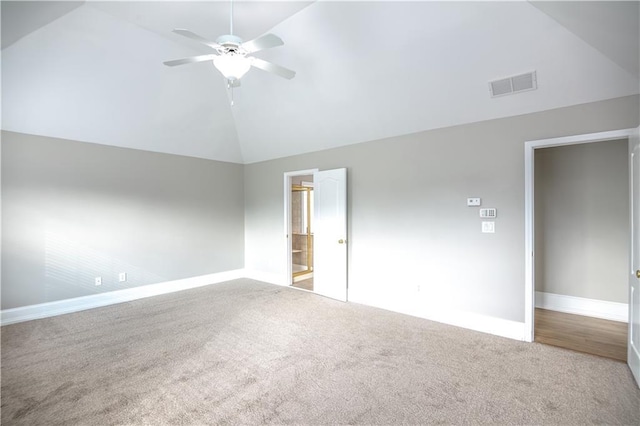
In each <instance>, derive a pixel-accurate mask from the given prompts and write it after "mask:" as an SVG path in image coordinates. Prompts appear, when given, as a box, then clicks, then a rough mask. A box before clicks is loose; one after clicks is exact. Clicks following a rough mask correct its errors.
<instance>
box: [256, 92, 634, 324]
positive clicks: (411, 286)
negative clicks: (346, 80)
mask: <svg viewBox="0 0 640 426" xmlns="http://www.w3.org/2000/svg"><path fill="white" fill-rule="evenodd" d="M638 100H639V99H638V96H630V97H624V98H619V99H613V100H609V101H603V102H597V103H592V104H585V105H579V106H574V107H568V108H562V109H557V110H551V111H545V112H540V113H535V114H528V115H522V116H516V117H511V118H505V119H500V120H492V121H484V122H479V123H474V124H469V125H463V126H456V127H450V128H445V129H439V130H433V131H428V132H422V133H418V134H412V135H407V136H402V137H397V138H391V139H385V140H379V141H373V142H367V143H363V144H358V145H351V146H347V147H342V148H337V149H332V150H327V151H322V152H317V153H312V154H305V155H299V156H294V157H289V158H284V159H278V160H273V161H266V162H261V163H255V164H250V165H247V166H246V167H245V247H246V250H245V267H246V268H247V269H251V270H255V271H260V272H263V273H268V274H273V276H275V277H279V278H280V279H281V280H282V282H284V281H285V279H286V278H285V277H286V255H287V254H286V250H285V247H286V245H285V239H284V238H285V232H284V223H283V222H284V204H283V203H284V201H283V173H284V172H287V171H295V170H303V169H311V168H316V167H318V168H321V169H331V168H338V167H347V168H348V179H349V181H348V197H349V202H348V209H349V217H348V234H349V236H348V239H349V254H348V256H349V299H350V300H351V301H356V302H361V303H368V304H371V305H374V306H380V307H384V308H388V309H395V310H399V311H405V312H407V311H419V310H420V309H429V308H428V307H430V306H431V307H437V308H439V309H449V310H460V311H467V312H473V313H478V314H485V315H489V316H493V317H498V318H503V319H507V320H514V321H524V148H523V147H524V142H525V141H527V140H535V139H543V138H551V137H559V136H567V135H575V134H583V133H593V132H600V131H606V130H615V129H623V128H630V127H636V126H638V124H639V123H638V114H639V111H638ZM328 125H330V124H328ZM467 197H481V198H482V202H483V206H485V207H496V208H497V209H498V218H497V219H496V233H495V234H482V233H481V232H480V226H481V224H480V222H481V220H480V219H479V217H478V209H477V208H471V207H467V206H466V203H465V201H466V198H467Z"/></svg>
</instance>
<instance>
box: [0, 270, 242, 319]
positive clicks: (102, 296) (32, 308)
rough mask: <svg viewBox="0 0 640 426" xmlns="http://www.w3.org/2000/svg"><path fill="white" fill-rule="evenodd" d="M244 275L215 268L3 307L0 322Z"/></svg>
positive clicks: (86, 307) (236, 271) (134, 297)
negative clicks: (177, 277) (203, 272)
mask: <svg viewBox="0 0 640 426" xmlns="http://www.w3.org/2000/svg"><path fill="white" fill-rule="evenodd" d="M244 277H245V273H244V270H243V269H236V270H233V271H225V272H217V273H214V274H208V275H201V276H198V277H191V278H184V279H181V280H175V281H166V282H162V283H157V284H149V285H145V286H140V287H134V288H128V289H125V290H116V291H110V292H107V293H99V294H92V295H90V296H82V297H75V298H73V299H65V300H57V301H55V302H48V303H40V304H38V305H29V306H22V307H19V308H13V309H4V310H2V311H0V324H1V325H8V324H14V323H17V322H23V321H30V320H34V319H39V318H47V317H52V316H56V315H63V314H69V313H72V312H79V311H84V310H87V309H92V308H99V307H102V306H108V305H114V304H117V303H123V302H130V301H132V300H137V299H143V298H145V297H151V296H158V295H161V294H167V293H173V292H176V291H181V290H187V289H190V288H196V287H203V286H206V285H210V284H218V283H222V282H226V281H231V280H235V279H238V278H244Z"/></svg>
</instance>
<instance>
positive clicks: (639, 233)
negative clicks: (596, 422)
mask: <svg viewBox="0 0 640 426" xmlns="http://www.w3.org/2000/svg"><path fill="white" fill-rule="evenodd" d="M629 192H630V199H629V205H630V213H631V221H630V222H631V223H630V225H631V244H630V256H629V259H630V262H629V263H630V265H629V266H630V267H629V270H630V274H629V339H628V342H627V343H628V345H627V363H628V364H629V368H630V369H631V372H632V373H633V377H635V379H636V384H638V386H639V387H640V127H638V128H637V129H635V131H634V133H633V134H632V135H630V136H629Z"/></svg>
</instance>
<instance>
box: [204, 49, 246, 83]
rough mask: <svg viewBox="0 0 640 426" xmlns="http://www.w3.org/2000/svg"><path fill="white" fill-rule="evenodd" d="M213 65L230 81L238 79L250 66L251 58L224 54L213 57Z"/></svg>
mask: <svg viewBox="0 0 640 426" xmlns="http://www.w3.org/2000/svg"><path fill="white" fill-rule="evenodd" d="M213 65H215V67H216V68H217V69H218V71H220V72H221V73H222V75H223V76H224V78H226V79H227V80H230V81H232V82H233V81H235V80H240V79H241V78H242V77H243V76H244V75H245V74H246V73H247V71H249V68H251V60H250V59H249V58H247V57H246V56H242V55H234V54H231V55H224V56H217V57H215V58H214V59H213Z"/></svg>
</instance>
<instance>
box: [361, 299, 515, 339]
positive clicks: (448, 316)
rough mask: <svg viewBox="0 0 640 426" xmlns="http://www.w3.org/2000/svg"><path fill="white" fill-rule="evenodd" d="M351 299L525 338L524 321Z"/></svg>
mask: <svg viewBox="0 0 640 426" xmlns="http://www.w3.org/2000/svg"><path fill="white" fill-rule="evenodd" d="M349 301H350V302H355V303H360V304H363V305H368V306H375V307H377V308H381V309H386V310H389V311H392V312H398V313H401V314H406V315H411V316H414V317H418V318H424V319H427V320H430V321H435V322H440V323H443V324H448V325H453V326H456V327H461V328H466V329H469V330H474V331H479V332H482V333H487V334H493V335H496V336H501V337H506V338H509V339H514V340H520V341H524V340H525V339H524V337H525V329H524V327H525V324H524V322H519V321H511V320H506V319H502V318H496V317H492V316H488V315H482V314H476V313H473V312H467V311H459V310H453V309H452V310H448V309H442V308H438V307H436V306H433V305H428V306H427V305H423V306H421V305H420V304H418V305H416V304H414V305H413V306H412V305H411V304H410V303H392V302H390V301H389V300H386V301H383V300H378V302H379V303H376V302H375V301H373V300H366V299H358V300H356V299H355V298H354V297H351V296H350V297H349Z"/></svg>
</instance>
